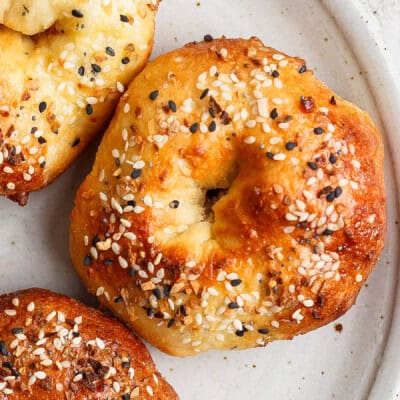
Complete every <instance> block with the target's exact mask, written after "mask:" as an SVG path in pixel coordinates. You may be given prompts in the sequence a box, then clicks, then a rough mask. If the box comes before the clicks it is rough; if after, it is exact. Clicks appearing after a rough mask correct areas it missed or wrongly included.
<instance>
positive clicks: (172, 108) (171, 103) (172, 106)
mask: <svg viewBox="0 0 400 400" xmlns="http://www.w3.org/2000/svg"><path fill="white" fill-rule="evenodd" d="M168 107H169V109H170V110H171V111H172V112H176V104H175V102H174V101H173V100H169V101H168Z"/></svg>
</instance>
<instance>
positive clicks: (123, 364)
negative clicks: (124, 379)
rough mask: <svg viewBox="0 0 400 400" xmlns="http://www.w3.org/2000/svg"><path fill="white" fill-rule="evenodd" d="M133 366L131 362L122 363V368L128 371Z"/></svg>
mask: <svg viewBox="0 0 400 400" xmlns="http://www.w3.org/2000/svg"><path fill="white" fill-rule="evenodd" d="M130 366H131V363H130V362H129V361H124V362H123V363H122V368H125V369H128V368H129V367H130Z"/></svg>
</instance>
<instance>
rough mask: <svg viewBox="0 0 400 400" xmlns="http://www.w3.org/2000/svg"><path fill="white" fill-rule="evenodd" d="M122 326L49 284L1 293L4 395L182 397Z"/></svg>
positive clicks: (97, 399)
mask: <svg viewBox="0 0 400 400" xmlns="http://www.w3.org/2000/svg"><path fill="white" fill-rule="evenodd" d="M177 398H178V397H177V396H176V393H175V392H174V391H173V389H172V388H171V387H170V386H169V385H168V383H167V382H165V380H164V379H163V378H162V377H161V375H160V373H159V372H158V371H157V370H156V367H155V365H154V363H153V360H152V359H151V357H150V354H149V353H148V351H147V350H146V348H145V347H144V345H143V344H142V343H141V342H140V341H139V339H138V338H137V337H136V336H135V335H134V334H133V333H131V332H129V330H128V329H127V328H126V327H125V326H123V325H122V324H121V323H119V322H118V321H116V320H115V319H112V318H110V317H107V316H105V315H103V314H102V313H101V312H99V311H97V310H93V309H91V308H89V307H86V306H84V305H83V304H81V303H79V302H77V301H75V300H73V299H70V298H68V297H66V296H62V295H59V294H56V293H52V292H49V291H47V290H42V289H29V290H23V291H20V292H16V293H10V294H8V295H3V296H0V400H16V399H25V400H28V399H29V400H39V399H40V400H56V399H71V400H72V399H74V400H84V399H85V400H103V399H104V400H105V399H122V400H130V399H146V400H147V399H157V400H174V399H177Z"/></svg>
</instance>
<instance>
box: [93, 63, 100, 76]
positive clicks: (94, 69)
mask: <svg viewBox="0 0 400 400" xmlns="http://www.w3.org/2000/svg"><path fill="white" fill-rule="evenodd" d="M92 70H93V72H94V73H96V74H98V73H99V72H101V67H100V65H98V64H92Z"/></svg>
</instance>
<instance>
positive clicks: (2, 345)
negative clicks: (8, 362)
mask: <svg viewBox="0 0 400 400" xmlns="http://www.w3.org/2000/svg"><path fill="white" fill-rule="evenodd" d="M0 353H1V354H2V355H3V356H8V351H7V349H6V344H5V343H4V342H3V341H0Z"/></svg>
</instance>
